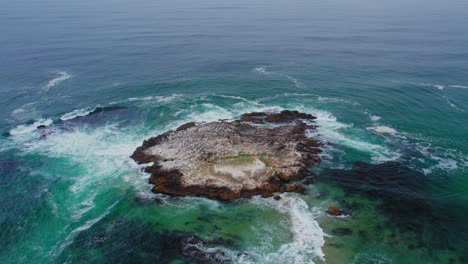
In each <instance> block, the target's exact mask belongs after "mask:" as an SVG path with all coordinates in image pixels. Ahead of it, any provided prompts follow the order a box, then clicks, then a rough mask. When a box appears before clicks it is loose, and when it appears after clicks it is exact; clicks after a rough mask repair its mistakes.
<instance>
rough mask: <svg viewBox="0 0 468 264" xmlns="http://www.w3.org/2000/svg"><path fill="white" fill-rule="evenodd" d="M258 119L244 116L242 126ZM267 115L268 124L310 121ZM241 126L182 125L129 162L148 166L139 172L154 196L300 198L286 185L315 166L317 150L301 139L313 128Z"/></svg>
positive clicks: (304, 116) (294, 114) (314, 144)
mask: <svg viewBox="0 0 468 264" xmlns="http://www.w3.org/2000/svg"><path fill="white" fill-rule="evenodd" d="M263 114H264V113H250V114H244V115H243V116H244V121H246V117H256V116H260V115H263ZM271 115H275V116H276V115H278V116H277V117H275V118H273V119H274V120H286V119H288V120H290V119H291V118H292V117H295V118H296V119H297V118H299V119H308V120H310V121H311V120H312V119H314V117H312V116H311V115H309V114H304V113H299V112H297V111H283V112H281V113H278V114H266V117H265V118H267V117H268V116H271ZM293 120H294V119H291V120H290V121H293ZM244 121H242V120H240V121H235V122H226V121H219V122H211V123H202V124H199V125H196V124H195V123H193V122H191V123H187V124H185V125H182V126H180V127H179V128H178V129H177V130H176V131H168V132H166V133H164V134H162V135H159V136H157V137H153V138H150V139H148V140H145V141H144V142H143V144H142V146H140V147H138V148H137V149H136V150H135V152H134V153H133V155H132V156H131V157H132V158H133V159H134V160H135V161H136V162H137V163H139V164H142V163H149V162H153V164H152V165H151V166H147V167H146V168H145V171H146V172H148V173H151V177H150V180H149V181H150V183H152V184H154V187H153V191H154V192H156V193H165V194H170V195H177V196H185V195H193V196H204V197H208V198H212V199H218V200H224V201H228V200H233V199H237V198H246V197H251V196H253V195H262V196H263V197H271V196H273V193H275V192H285V191H288V192H300V193H303V192H304V191H305V189H304V187H303V186H301V185H298V184H291V185H289V186H287V187H286V184H287V183H288V182H291V181H296V180H301V179H303V178H304V177H306V176H307V174H308V171H307V168H308V167H309V166H313V165H315V164H316V163H317V162H319V161H320V158H319V157H318V153H319V152H320V148H319V146H320V144H319V143H318V142H317V141H315V140H313V139H309V138H307V137H306V135H305V132H306V130H307V129H313V126H309V125H306V124H305V123H304V122H302V121H300V120H297V122H295V123H294V124H291V125H282V126H276V127H268V128H267V127H257V126H254V125H250V124H246V123H243V122H244ZM248 122H251V121H248Z"/></svg>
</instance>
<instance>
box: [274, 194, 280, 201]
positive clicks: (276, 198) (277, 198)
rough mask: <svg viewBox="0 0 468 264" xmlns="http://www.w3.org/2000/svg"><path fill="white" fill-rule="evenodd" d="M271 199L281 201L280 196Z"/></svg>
mask: <svg viewBox="0 0 468 264" xmlns="http://www.w3.org/2000/svg"><path fill="white" fill-rule="evenodd" d="M273 199H275V200H276V201H278V200H281V196H279V195H275V197H273Z"/></svg>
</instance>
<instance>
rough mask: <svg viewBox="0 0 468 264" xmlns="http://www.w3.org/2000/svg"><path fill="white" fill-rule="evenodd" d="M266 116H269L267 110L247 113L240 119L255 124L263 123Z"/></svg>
mask: <svg viewBox="0 0 468 264" xmlns="http://www.w3.org/2000/svg"><path fill="white" fill-rule="evenodd" d="M266 116H267V113H265V112H252V113H246V114H242V115H241V116H240V121H243V122H251V123H255V124H263V123H264V119H265V117H266Z"/></svg>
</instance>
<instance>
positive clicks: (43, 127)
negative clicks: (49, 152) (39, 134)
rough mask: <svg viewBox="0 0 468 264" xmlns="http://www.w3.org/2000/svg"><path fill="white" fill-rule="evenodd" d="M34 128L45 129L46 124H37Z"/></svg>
mask: <svg viewBox="0 0 468 264" xmlns="http://www.w3.org/2000/svg"><path fill="white" fill-rule="evenodd" d="M36 128H37V129H46V128H47V126H46V125H39V126H37V127H36Z"/></svg>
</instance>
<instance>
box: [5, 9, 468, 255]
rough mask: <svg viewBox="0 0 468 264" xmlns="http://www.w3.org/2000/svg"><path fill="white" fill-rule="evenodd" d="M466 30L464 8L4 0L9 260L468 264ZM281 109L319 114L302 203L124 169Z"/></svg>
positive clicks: (295, 197)
mask: <svg viewBox="0 0 468 264" xmlns="http://www.w3.org/2000/svg"><path fill="white" fill-rule="evenodd" d="M466 25H468V2H466V1H464V0H463V1H462V0H448V1H443V2H442V1H435V0H429V1H419V0H410V1H402V0H397V1H392V2H388V1H387V2H379V1H370V0H362V1H357V0H351V1H345V0H332V1H306V0H292V1H282V0H281V1H280V0H273V1H265V0H258V1H246V0H240V1H214V0H207V1H180V0H176V1H167V0H163V1H150V0H137V1H110V0H97V1H90V0H84V1H57V0H43V1H23V0H20V1H16V0H15V1H13V0H6V1H3V2H2V4H1V8H0V33H1V34H0V35H1V37H0V62H1V63H0V106H1V108H0V109H1V111H0V131H1V138H0V223H1V228H0V262H1V263H197V260H196V259H190V258H187V257H185V256H183V255H181V254H180V253H179V252H178V251H177V248H176V244H177V243H176V242H177V241H179V240H180V237H184V236H187V235H193V236H197V237H199V238H201V239H203V240H205V241H217V242H212V243H207V244H205V245H204V250H206V251H209V252H212V251H215V250H222V251H224V252H225V258H226V262H230V263H467V262H468V240H467V238H468V224H467V219H468V29H467V26H466ZM281 109H296V110H299V111H303V112H307V113H311V114H313V115H315V116H317V117H318V118H317V125H319V127H318V129H317V130H316V131H311V132H310V136H311V137H315V138H318V139H320V140H321V141H322V142H323V143H324V146H323V153H322V162H321V163H320V164H319V165H318V166H316V167H314V168H311V174H314V175H316V177H317V182H316V183H315V184H314V185H311V186H308V192H307V194H305V195H301V194H284V195H282V197H283V199H281V200H280V201H274V200H273V199H264V198H260V197H254V198H253V199H248V200H240V201H235V202H231V203H221V202H217V201H212V200H207V199H203V198H190V197H185V198H174V197H167V196H164V195H158V194H152V193H151V192H150V189H151V185H150V184H148V182H147V179H148V175H147V174H145V173H143V172H141V168H140V167H139V166H138V165H136V164H135V163H134V162H133V161H132V160H131V159H130V158H129V156H130V155H131V153H132V152H133V150H134V149H135V148H136V147H137V146H138V145H140V144H141V142H142V141H143V140H144V139H145V138H148V137H150V136H155V135H157V134H159V133H162V132H164V131H167V130H169V129H174V128H176V127H177V126H178V125H181V124H183V123H185V122H188V121H200V122H202V121H215V120H218V119H235V118H236V117H238V116H239V115H240V114H242V113H244V112H249V111H266V110H272V111H273V110H281ZM39 125H47V126H48V127H49V128H47V129H43V130H39V129H37V128H36V127H37V126H39ZM329 206H339V207H341V208H343V209H345V210H347V211H348V212H349V216H347V217H340V218H334V217H330V216H328V215H327V214H326V213H325V211H326V208H327V207H329ZM174 241H175V242H174Z"/></svg>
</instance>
